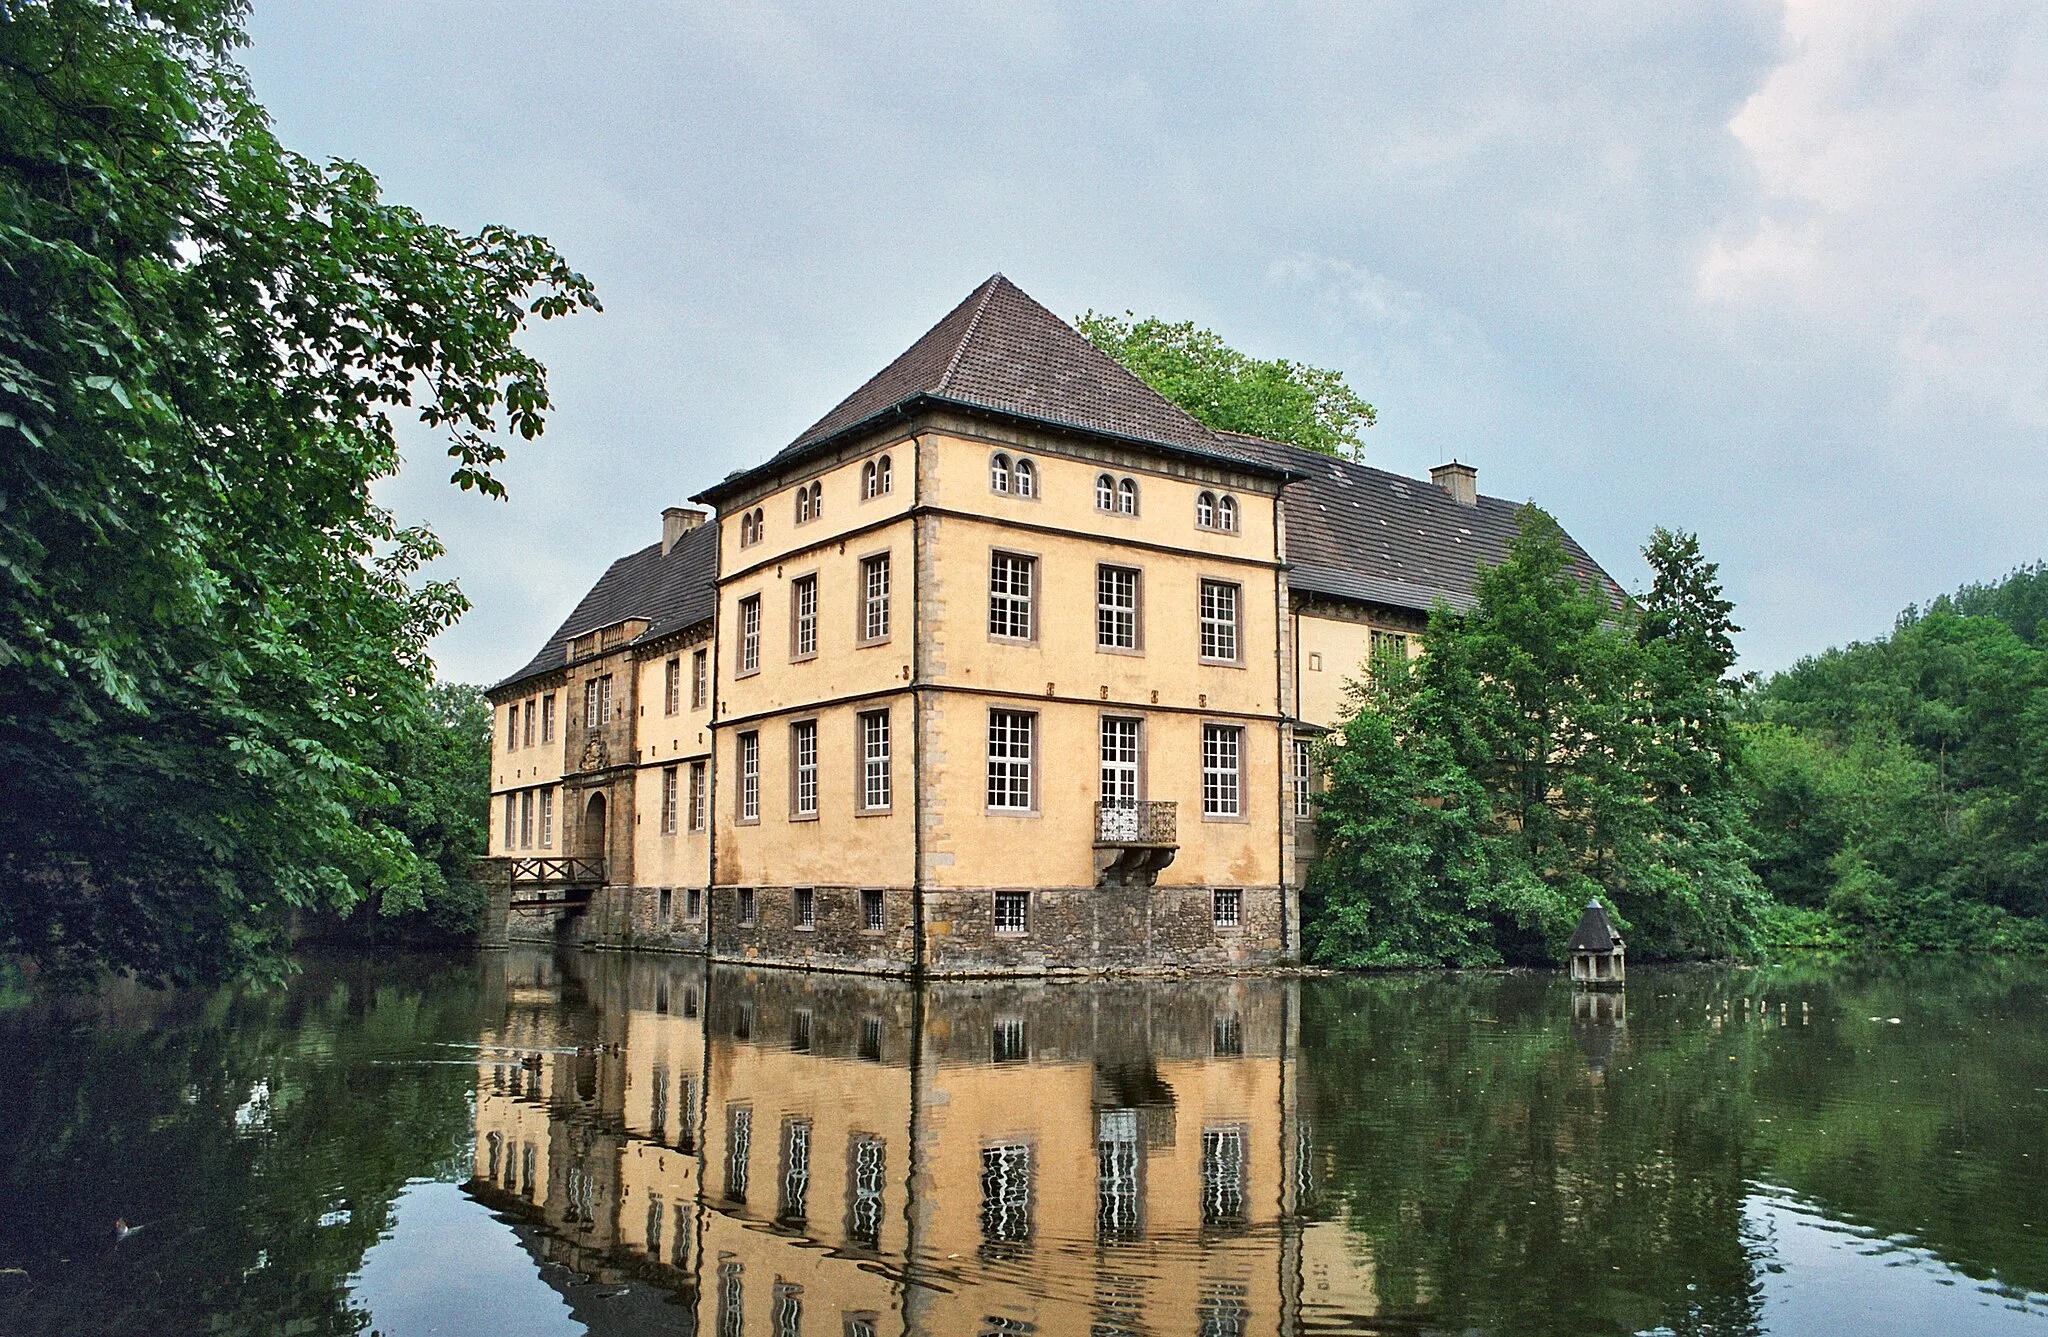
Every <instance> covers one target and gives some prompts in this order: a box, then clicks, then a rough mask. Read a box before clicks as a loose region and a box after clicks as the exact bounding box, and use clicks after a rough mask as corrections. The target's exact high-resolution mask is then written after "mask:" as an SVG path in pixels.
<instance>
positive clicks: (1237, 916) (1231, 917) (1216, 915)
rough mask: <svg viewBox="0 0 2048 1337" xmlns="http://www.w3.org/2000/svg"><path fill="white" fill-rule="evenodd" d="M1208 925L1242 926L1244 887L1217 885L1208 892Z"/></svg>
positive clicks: (1218, 926) (1217, 926) (1221, 926)
mask: <svg viewBox="0 0 2048 1337" xmlns="http://www.w3.org/2000/svg"><path fill="white" fill-rule="evenodd" d="M1209 925H1210V927H1212V928H1243V927H1244V889H1243V888H1242V887H1217V888H1216V889H1215V890H1214V891H1212V892H1210V893H1209Z"/></svg>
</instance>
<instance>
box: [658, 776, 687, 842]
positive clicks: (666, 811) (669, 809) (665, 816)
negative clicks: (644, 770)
mask: <svg viewBox="0 0 2048 1337" xmlns="http://www.w3.org/2000/svg"><path fill="white" fill-rule="evenodd" d="M681 774H682V773H681V771H680V769H679V768H677V767H674V766H664V767H662V768H661V834H663V835H665V836H672V835H674V834H675V833H676V808H677V805H678V800H677V790H678V789H679V787H680V786H681Z"/></svg>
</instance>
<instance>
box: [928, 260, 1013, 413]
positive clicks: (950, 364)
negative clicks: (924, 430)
mask: <svg viewBox="0 0 2048 1337" xmlns="http://www.w3.org/2000/svg"><path fill="white" fill-rule="evenodd" d="M1006 282H1008V280H1007V279H1005V278H1004V277H1003V274H1002V271H1001V270H997V271H996V272H995V273H993V274H991V275H989V276H988V277H987V278H985V279H983V280H982V282H981V300H980V301H979V302H977V303H975V306H974V314H973V315H971V316H969V317H968V318H967V328H966V329H965V330H963V331H962V332H961V334H960V342H959V343H957V344H955V345H953V356H952V357H951V358H949V359H947V361H946V369H945V371H943V372H941V373H940V374H939V379H938V383H937V384H935V385H933V386H932V393H933V394H939V395H943V394H944V393H946V387H947V385H948V384H950V383H951V381H952V379H953V373H954V372H956V371H958V370H960V359H961V358H963V357H965V356H967V345H969V344H971V343H973V342H974V331H975V328H976V327H977V326H979V325H980V324H981V313H982V312H984V311H986V310H988V304H989V302H990V300H991V299H993V298H994V297H995V295H996V285H997V284H999V283H1006Z"/></svg>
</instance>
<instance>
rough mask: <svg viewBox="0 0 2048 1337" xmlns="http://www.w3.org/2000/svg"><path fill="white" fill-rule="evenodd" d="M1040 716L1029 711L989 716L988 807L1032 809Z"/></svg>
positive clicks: (992, 711)
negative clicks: (1034, 742) (1033, 749)
mask: <svg viewBox="0 0 2048 1337" xmlns="http://www.w3.org/2000/svg"><path fill="white" fill-rule="evenodd" d="M1037 724H1038V717H1037V716H1036V715H1033V714H1032V713H1031V712H1029V711H1025V710H991V711H990V712H989V713H988V806H989V807H991V808H997V809H1001V810H1003V811H1006V812H1029V811H1030V810H1031V743H1032V737H1031V736H1032V734H1033V732H1034V731H1035V729H1036V726H1037Z"/></svg>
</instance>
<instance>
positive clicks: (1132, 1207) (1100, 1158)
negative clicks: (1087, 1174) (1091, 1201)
mask: <svg viewBox="0 0 2048 1337" xmlns="http://www.w3.org/2000/svg"><path fill="white" fill-rule="evenodd" d="M1139 1146H1140V1142H1139V1136H1138V1111H1136V1110H1134V1109H1121V1110H1104V1111H1102V1112H1101V1113H1100V1114H1098V1115H1096V1116H1095V1229H1096V1231H1097V1233H1098V1234H1100V1235H1101V1237H1102V1238H1103V1239H1137V1238H1139V1237H1140V1236H1141V1235H1143V1234H1144V1230H1145V1227H1144V1217H1143V1214H1142V1212H1141V1210H1140V1209H1141V1208H1142V1206H1143V1202H1144V1192H1143V1188H1142V1186H1141V1185H1140V1183H1139V1179H1138V1177H1139V1175H1140V1174H1141V1173H1143V1170H1144V1162H1143V1158H1142V1155H1141V1153H1140V1150H1139Z"/></svg>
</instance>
